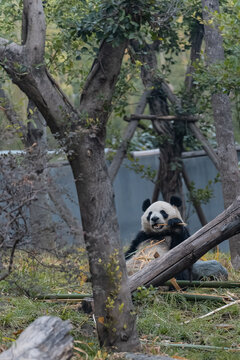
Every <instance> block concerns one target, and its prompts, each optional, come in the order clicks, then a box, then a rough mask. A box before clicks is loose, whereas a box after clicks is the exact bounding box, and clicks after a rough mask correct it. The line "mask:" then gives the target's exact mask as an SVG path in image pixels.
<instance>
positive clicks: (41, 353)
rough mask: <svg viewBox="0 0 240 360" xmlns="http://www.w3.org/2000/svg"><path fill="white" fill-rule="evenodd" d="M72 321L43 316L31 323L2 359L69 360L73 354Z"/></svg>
mask: <svg viewBox="0 0 240 360" xmlns="http://www.w3.org/2000/svg"><path fill="white" fill-rule="evenodd" d="M71 329H72V326H71V324H70V322H69V321H68V320H67V321H62V320H61V319H60V318H58V317H53V316H42V317H40V318H38V319H36V320H35V321H34V322H33V323H32V324H30V325H29V326H28V327H27V328H26V329H25V330H24V331H23V332H22V333H21V335H20V336H19V338H18V339H17V340H16V341H15V343H14V344H13V345H12V346H11V347H10V349H8V350H6V351H4V352H3V353H2V354H0V360H69V359H71V357H72V354H73V338H72V337H71V336H70V335H69V331H70V330H71Z"/></svg>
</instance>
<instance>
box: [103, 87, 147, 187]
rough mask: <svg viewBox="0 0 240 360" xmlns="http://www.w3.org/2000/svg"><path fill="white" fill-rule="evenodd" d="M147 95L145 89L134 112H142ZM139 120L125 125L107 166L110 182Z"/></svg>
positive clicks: (115, 173)
mask: <svg viewBox="0 0 240 360" xmlns="http://www.w3.org/2000/svg"><path fill="white" fill-rule="evenodd" d="M148 95H149V91H145V92H144V93H143V95H142V97H141V99H140V101H139V103H138V105H137V107H136V114H142V113H143V111H144V109H145V107H146V104H147V97H148ZM138 123H139V121H138V120H137V119H134V120H133V121H131V122H130V124H129V125H128V126H127V128H126V129H125V133H124V135H123V139H122V142H121V145H120V146H119V148H118V150H117V153H116V155H115V157H114V159H113V161H112V163H111V165H110V166H109V169H108V173H109V177H110V179H111V182H113V181H114V179H115V177H116V175H117V172H118V170H119V168H120V166H121V163H122V161H123V159H124V157H125V156H126V153H127V148H128V145H129V141H130V140H131V138H132V137H133V135H134V132H135V130H136V128H137V126H138Z"/></svg>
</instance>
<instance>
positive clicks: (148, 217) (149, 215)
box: [147, 211, 152, 221]
mask: <svg viewBox="0 0 240 360" xmlns="http://www.w3.org/2000/svg"><path fill="white" fill-rule="evenodd" d="M151 215H152V211H150V212H149V213H148V216H147V221H150V217H151Z"/></svg>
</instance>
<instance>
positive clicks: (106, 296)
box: [0, 0, 139, 351]
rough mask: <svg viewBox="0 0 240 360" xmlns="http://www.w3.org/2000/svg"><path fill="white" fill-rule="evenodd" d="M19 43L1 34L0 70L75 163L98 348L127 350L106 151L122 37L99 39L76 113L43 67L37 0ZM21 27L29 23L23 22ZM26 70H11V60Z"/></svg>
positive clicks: (132, 335) (128, 325)
mask: <svg viewBox="0 0 240 360" xmlns="http://www.w3.org/2000/svg"><path fill="white" fill-rule="evenodd" d="M24 19H27V21H23V32H25V31H26V32H27V36H24V39H25V42H23V45H22V46H19V45H17V44H14V43H8V42H7V41H6V40H5V39H1V38H0V60H1V64H2V66H3V68H4V69H5V70H6V72H7V73H8V74H9V76H10V77H11V79H12V81H13V82H14V83H15V84H17V85H18V86H19V87H20V89H21V90H22V91H23V92H25V93H26V95H27V96H28V97H29V98H30V99H32V100H33V101H34V103H35V104H36V106H37V107H38V109H39V110H40V111H41V113H42V115H43V116H44V118H45V120H46V122H47V124H48V126H49V127H50V129H51V131H52V133H53V134H54V135H55V136H56V137H57V138H58V140H59V141H60V143H61V145H62V146H63V148H64V150H65V151H66V154H67V156H68V159H69V162H70V165H71V167H72V171H73V175H74V179H75V184H76V188H77V194H78V199H79V204H80V210H81V217H82V224H83V230H84V237H85V242H86V247H87V250H88V256H89V263H90V272H91V276H92V285H93V296H94V302H95V316H96V323H97V331H98V336H99V341H100V345H105V346H106V347H110V348H113V347H114V348H115V349H116V350H117V351H128V350H132V349H136V348H137V347H138V346H139V340H138V337H137V334H136V329H135V315H134V314H133V312H132V310H133V308H132V302H131V294H130V291H129V287H128V283H127V272H126V264H125V260H124V256H123V252H122V247H121V244H120V239H119V238H120V234H119V226H118V222H117V217H116V210H115V206H114V194H113V189H112V184H111V181H110V179H109V176H108V171H107V166H106V162H105V156H104V145H105V132H106V122H107V120H108V116H109V113H110V110H111V109H110V107H111V99H112V94H113V91H114V87H115V84H116V81H117V79H118V75H119V72H120V67H121V63H122V58H123V54H124V50H125V48H126V45H127V42H126V41H123V42H122V43H120V44H119V45H115V46H112V44H111V43H109V42H105V41H103V42H102V44H101V46H100V48H99V52H98V57H97V58H96V59H95V61H94V63H93V66H92V69H91V71H90V74H89V76H88V78H87V80H86V83H85V86H84V89H83V92H82V95H81V100H80V111H77V110H76V109H75V108H74V107H73V106H72V105H71V103H70V102H69V100H68V99H67V97H66V96H65V95H64V93H63V92H62V90H61V89H60V87H59V86H58V84H57V83H56V82H55V81H54V79H53V78H52V77H51V75H50V74H49V73H48V71H47V70H46V68H45V66H44V65H42V66H39V67H36V66H35V64H44V44H45V19H44V14H43V8H42V2H41V1H38V0H36V1H35V2H32V1H30V0H25V1H24ZM24 24H26V27H24ZM16 63H17V64H18V65H19V68H24V73H23V74H21V73H20V74H19V73H17V72H16V67H15V65H14V64H16Z"/></svg>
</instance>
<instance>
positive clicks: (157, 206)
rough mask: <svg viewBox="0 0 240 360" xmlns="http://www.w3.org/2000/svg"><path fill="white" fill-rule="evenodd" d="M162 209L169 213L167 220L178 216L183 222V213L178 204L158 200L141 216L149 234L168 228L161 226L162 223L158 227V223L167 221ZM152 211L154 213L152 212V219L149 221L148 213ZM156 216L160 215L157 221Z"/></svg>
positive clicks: (144, 228) (143, 226)
mask: <svg viewBox="0 0 240 360" xmlns="http://www.w3.org/2000/svg"><path fill="white" fill-rule="evenodd" d="M161 211H165V213H167V214H168V218H167V220H169V219H173V218H178V219H180V220H181V221H182V223H183V219H182V217H181V214H180V212H179V210H178V208H177V207H176V206H174V205H171V204H169V203H168V202H166V201H156V202H154V203H153V204H152V205H150V206H149V207H148V208H147V210H146V211H145V212H144V214H143V215H142V217H141V224H142V230H143V231H144V232H145V233H147V234H149V233H153V232H155V233H160V232H162V231H163V230H166V227H164V226H161V225H160V227H156V224H165V223H166V218H164V217H163V215H162V213H161ZM150 212H152V214H151V217H150V221H149V220H148V214H149V213H150ZM155 217H158V220H157V222H156V221H154V220H153V219H154V218H155Z"/></svg>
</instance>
